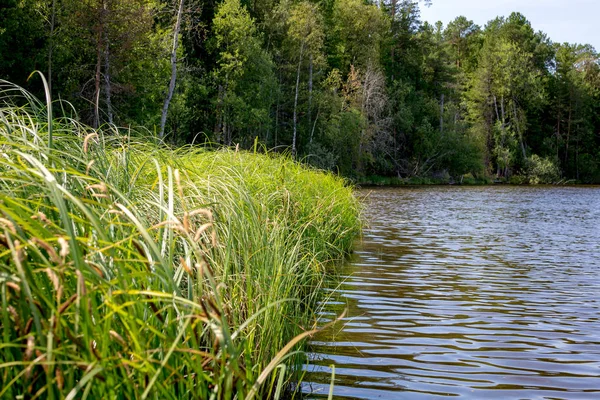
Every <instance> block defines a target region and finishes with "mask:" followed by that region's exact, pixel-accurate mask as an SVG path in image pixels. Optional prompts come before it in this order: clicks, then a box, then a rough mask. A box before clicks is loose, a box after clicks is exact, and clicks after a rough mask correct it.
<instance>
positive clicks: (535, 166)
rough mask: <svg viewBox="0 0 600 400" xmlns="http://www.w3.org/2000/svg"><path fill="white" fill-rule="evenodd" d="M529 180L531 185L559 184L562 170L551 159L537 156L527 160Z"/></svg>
mask: <svg viewBox="0 0 600 400" xmlns="http://www.w3.org/2000/svg"><path fill="white" fill-rule="evenodd" d="M526 165H527V179H528V180H529V183H531V184H533V185H538V184H540V183H557V182H558V181H559V180H560V169H559V168H558V166H557V165H556V163H555V162H554V161H553V160H551V159H550V158H547V157H546V158H542V157H540V156H538V155H537V154H534V155H532V156H531V157H529V158H528V159H527V164H526Z"/></svg>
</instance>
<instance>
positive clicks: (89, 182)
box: [0, 82, 360, 399]
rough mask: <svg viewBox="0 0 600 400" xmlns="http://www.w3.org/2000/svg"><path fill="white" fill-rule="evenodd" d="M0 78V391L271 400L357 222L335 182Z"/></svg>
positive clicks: (3, 394)
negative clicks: (177, 139) (127, 122)
mask: <svg viewBox="0 0 600 400" xmlns="http://www.w3.org/2000/svg"><path fill="white" fill-rule="evenodd" d="M0 84H1V86H2V90H1V92H0V212H1V213H2V215H0V232H1V235H0V290H1V292H0V297H1V301H2V321H1V329H0V331H1V333H0V334H1V335H2V340H1V344H0V383H1V385H0V398H19V396H21V398H29V399H35V398H44V399H45V398H48V399H62V398H67V399H75V398H77V399H79V398H89V399H99V398H121V399H132V398H140V399H145V398H152V399H186V398H198V399H209V398H215V399H220V398H224V399H227V398H234V397H235V398H239V399H241V398H252V397H254V396H256V397H258V398H266V397H273V396H274V397H279V395H280V394H281V393H282V388H283V387H284V386H286V384H287V383H288V382H289V380H290V379H293V374H292V373H291V372H293V371H294V370H296V369H297V366H298V363H299V362H301V361H302V358H301V357H300V354H299V352H298V351H297V350H298V349H299V348H298V345H297V342H301V341H302V339H304V338H305V337H307V336H309V334H311V332H312V330H313V329H314V324H315V320H316V318H315V313H316V311H317V309H316V307H317V304H318V303H317V301H318V298H319V289H320V287H321V285H322V283H323V280H324V275H325V272H326V271H325V269H326V263H327V262H328V261H330V260H334V259H339V258H341V257H342V256H343V254H344V253H345V252H347V251H348V250H349V249H350V246H351V244H352V241H353V239H354V238H355V237H356V235H357V234H358V232H359V229H360V220H359V215H358V214H359V208H358V203H357V201H356V200H355V198H354V197H353V195H352V192H351V189H350V188H348V187H346V186H345V185H344V182H343V181H342V180H341V179H339V178H337V177H335V176H332V175H330V174H325V173H322V172H317V171H314V170H309V169H307V168H305V167H302V166H301V165H299V164H297V163H295V162H293V161H291V160H289V159H286V158H285V157H281V156H274V155H264V154H254V153H246V152H235V151H230V150H222V151H216V152H215V151H205V150H201V149H193V148H186V149H178V150H171V149H168V148H167V147H165V146H158V145H155V144H152V143H151V141H148V140H145V139H144V138H142V137H136V136H135V135H131V132H129V131H122V130H118V129H115V128H113V127H105V128H103V129H100V130H93V129H91V128H89V127H87V126H84V125H81V124H79V123H78V122H77V121H76V120H74V119H69V118H66V117H61V118H56V116H55V118H54V119H50V118H48V115H47V107H46V106H45V105H44V103H41V102H39V101H37V100H36V99H34V98H32V97H31V96H30V95H29V94H27V93H26V92H24V91H22V90H21V89H20V88H18V87H15V86H13V85H10V84H8V83H6V82H0ZM66 107H67V106H65V105H60V107H57V105H55V111H56V110H57V109H59V108H63V109H64V108H66ZM63 114H64V112H63ZM50 126H51V127H52V138H51V140H50V138H49V132H48V130H49V127H50ZM274 371H277V372H274Z"/></svg>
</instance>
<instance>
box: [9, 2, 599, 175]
mask: <svg viewBox="0 0 600 400" xmlns="http://www.w3.org/2000/svg"><path fill="white" fill-rule="evenodd" d="M0 3H2V7H0V78H2V79H6V80H9V81H12V82H14V83H17V84H20V85H23V86H26V87H27V88H28V89H30V90H33V91H36V90H37V91H38V92H40V93H41V90H42V89H41V88H40V87H38V86H36V85H39V83H38V82H35V81H33V80H32V81H31V82H28V81H27V78H28V76H29V74H30V73H31V72H32V71H34V70H41V71H43V72H44V73H45V74H46V76H47V79H48V82H49V85H50V87H51V92H52V95H53V98H55V99H57V98H60V99H64V100H68V101H69V102H70V103H71V104H73V106H74V109H75V110H76V111H77V115H78V118H80V119H81V120H82V121H83V122H85V123H88V124H90V125H92V126H100V125H103V124H115V125H117V126H145V127H147V128H148V129H149V130H150V131H151V133H152V134H153V135H156V136H160V137H163V138H164V139H165V140H167V141H170V142H173V143H203V142H211V143H220V144H223V145H230V146H231V145H238V146H240V147H242V148H250V147H251V146H253V145H254V144H255V143H256V142H260V143H262V144H264V145H265V146H266V147H267V148H272V149H278V150H282V151H289V152H290V153H291V154H292V155H293V156H294V157H297V158H298V159H301V160H304V161H305V162H307V163H309V164H312V165H315V166H317V167H320V168H324V169H329V170H333V171H337V172H339V173H341V174H343V175H345V176H348V177H351V178H355V179H359V180H360V179H365V177H369V176H387V177H398V178H407V177H419V176H421V177H422V176H432V177H450V178H454V179H460V178H461V177H463V176H465V175H468V174H470V175H472V176H474V177H494V178H496V179H502V180H513V181H523V182H526V181H529V182H532V183H537V182H557V181H564V180H575V181H579V182H586V183H591V182H596V183H598V182H600V58H599V55H598V53H597V52H596V50H595V49H594V48H593V47H592V46H590V45H582V44H569V43H562V44H561V43H553V42H552V41H551V40H550V38H548V37H547V36H546V35H545V34H544V33H543V32H536V31H535V30H534V29H533V28H532V26H531V24H530V22H529V21H528V20H527V19H526V18H525V16H523V15H522V14H519V13H513V14H511V15H510V16H508V17H498V18H496V19H494V20H492V21H489V22H488V23H487V24H486V25H485V26H484V27H480V26H478V25H476V24H474V23H473V21H471V20H469V19H468V18H467V17H458V18H456V19H455V20H454V21H452V22H450V23H449V24H448V25H447V26H443V24H442V23H441V22H438V23H437V24H435V25H431V24H429V23H427V22H422V21H421V20H420V7H421V6H423V5H424V4H423V3H419V2H417V1H412V0H382V1H380V2H372V1H370V0H366V1H365V0H203V1H199V0H0Z"/></svg>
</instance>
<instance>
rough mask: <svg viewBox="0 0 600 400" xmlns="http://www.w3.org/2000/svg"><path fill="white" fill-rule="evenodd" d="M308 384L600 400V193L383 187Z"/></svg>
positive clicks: (384, 393)
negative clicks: (337, 319) (339, 319)
mask: <svg viewBox="0 0 600 400" xmlns="http://www.w3.org/2000/svg"><path fill="white" fill-rule="evenodd" d="M366 202H367V204H368V206H367V218H368V220H369V223H370V226H369V228H368V229H366V231H365V236H364V239H363V243H362V244H361V245H360V246H359V247H358V249H357V251H356V254H355V255H354V257H353V258H352V260H351V262H349V263H348V264H347V265H346V266H345V267H344V270H343V275H344V277H345V278H346V282H345V283H344V284H342V286H341V288H340V289H339V290H338V291H337V292H335V293H334V292H333V291H332V298H331V301H330V302H329V303H328V304H327V306H326V309H327V310H328V311H327V312H325V313H324V315H323V319H324V320H327V318H331V316H332V315H335V313H340V312H341V310H342V309H343V308H344V307H346V306H347V307H348V308H349V316H348V317H347V318H346V319H345V325H344V326H341V325H339V326H338V327H336V328H333V329H331V330H329V331H328V332H325V333H324V334H322V335H321V336H319V337H317V338H315V340H314V341H313V342H312V349H313V352H314V357H313V358H314V360H313V361H312V365H310V366H309V367H308V371H309V372H308V374H307V376H306V380H305V381H306V383H305V384H304V386H303V389H304V391H305V392H306V393H312V395H310V396H309V397H312V398H318V397H320V396H323V397H326V395H327V393H328V391H329V381H330V378H331V368H330V365H332V364H333V365H335V374H336V380H335V392H334V393H335V397H336V398H360V399H430V398H435V397H438V396H444V397H446V396H450V397H461V398H469V399H508V398H511V399H512V398H514V399H543V398H548V399H550V398H551V399H600V258H599V256H600V188H577V187H573V188H535V187H526V188H514V187H485V188H440V187H435V188H412V189H377V190H373V191H372V192H371V193H370V195H369V196H368V199H367V200H366Z"/></svg>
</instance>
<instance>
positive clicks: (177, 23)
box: [158, 0, 184, 139]
mask: <svg viewBox="0 0 600 400" xmlns="http://www.w3.org/2000/svg"><path fill="white" fill-rule="evenodd" d="M183 2H184V0H179V9H178V10H177V19H176V20H175V30H174V31H173V49H172V51H171V81H170V82H169V91H168V93H167V97H166V98H165V103H164V105H163V109H162V114H161V116H160V132H159V134H158V136H159V137H160V138H161V139H162V138H163V137H164V135H165V124H166V123H167V112H168V111H169V103H170V102H171V98H173V92H175V83H176V80H177V47H178V46H179V30H180V29H181V15H182V14H183Z"/></svg>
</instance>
